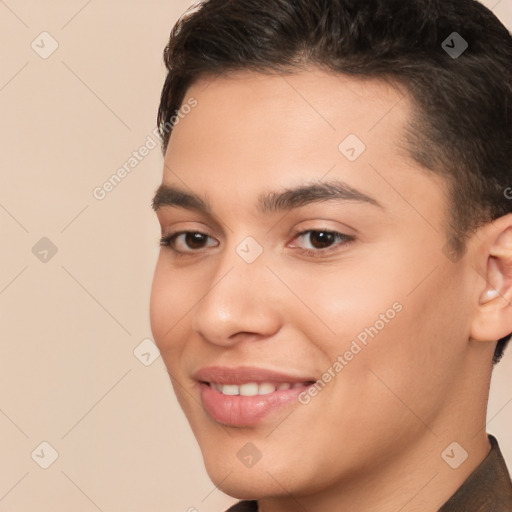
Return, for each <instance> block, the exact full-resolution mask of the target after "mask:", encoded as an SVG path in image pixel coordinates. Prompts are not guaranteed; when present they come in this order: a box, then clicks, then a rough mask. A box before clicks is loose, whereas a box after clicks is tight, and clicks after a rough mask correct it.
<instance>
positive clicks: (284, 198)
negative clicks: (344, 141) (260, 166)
mask: <svg viewBox="0 0 512 512" xmlns="http://www.w3.org/2000/svg"><path fill="white" fill-rule="evenodd" d="M334 200H337V201H356V202H361V203H367V204H371V205H373V206H377V207H379V208H383V206H382V205H381V204H380V203H379V202H378V201H377V200H376V199H374V198H373V197H370V196H368V195H366V194H364V193H363V192H361V191H359V190H357V189H355V188H353V187H351V186H349V185H348V184H347V183H345V182H343V181H328V182H315V183H311V184H306V185H303V186H298V187H295V188H289V189H285V190H284V191H278V192H274V191H272V192H264V193H263V194H261V195H260V196H259V197H258V200H257V206H258V210H259V211H260V212H261V213H262V214H267V215H268V214H271V213H275V212H282V211H290V210H294V209H296V208H301V207H304V206H307V205H309V204H312V203H319V202H324V201H334ZM152 206H153V210H155V211H158V210H159V209H160V208H162V207H164V206H168V207H177V208H184V209H186V210H193V211H197V212H199V213H203V214H205V215H208V216H212V215H213V213H212V207H211V205H210V203H209V202H208V200H207V199H203V198H202V197H200V196H198V195H197V194H194V193H191V192H186V191H184V190H181V189H179V188H177V187H174V186H168V185H160V187H159V188H158V190H157V192H156V194H155V197H154V198H153V204H152Z"/></svg>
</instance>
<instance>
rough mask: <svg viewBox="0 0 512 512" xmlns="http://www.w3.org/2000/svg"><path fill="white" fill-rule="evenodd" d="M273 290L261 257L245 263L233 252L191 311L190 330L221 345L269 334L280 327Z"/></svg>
mask: <svg viewBox="0 0 512 512" xmlns="http://www.w3.org/2000/svg"><path fill="white" fill-rule="evenodd" d="M233 253H234V251H233ZM276 292H277V289H276V281H275V279H274V280H272V273H271V272H270V271H269V269H268V268H267V267H266V265H265V263H264V261H263V258H260V259H259V260H257V261H256V262H253V263H246V262H245V261H243V260H241V259H240V258H239V257H238V255H237V254H234V257H233V256H230V257H228V258H225V259H224V260H223V263H222V265H219V267H218V268H217V271H216V272H215V276H214V278H213V279H212V280H211V282H209V283H208V289H207V290H206V291H205V295H204V296H203V298H202V299H201V300H200V302H199V304H198V305H197V307H196V308H195V309H194V311H193V312H192V314H193V319H192V329H193V330H194V331H195V332H197V333H199V334H200V335H201V336H202V337H203V338H204V339H206V340H207V341H209V342H210V343H213V344H215V345H219V346H223V347H230V346H233V345H234V344H236V343H238V342H240V341H242V340H247V339H262V338H266V337H269V336H272V335H273V334H275V333H276V332H277V331H278V330H279V328H280V326H281V318H280V314H279V308H278V300H277V295H276Z"/></svg>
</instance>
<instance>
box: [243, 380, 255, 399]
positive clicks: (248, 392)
mask: <svg viewBox="0 0 512 512" xmlns="http://www.w3.org/2000/svg"><path fill="white" fill-rule="evenodd" d="M258 389H259V386H258V384H257V383H256V382H248V383H247V384H242V385H241V386H240V394H241V395H242V396H255V395H257V394H258Z"/></svg>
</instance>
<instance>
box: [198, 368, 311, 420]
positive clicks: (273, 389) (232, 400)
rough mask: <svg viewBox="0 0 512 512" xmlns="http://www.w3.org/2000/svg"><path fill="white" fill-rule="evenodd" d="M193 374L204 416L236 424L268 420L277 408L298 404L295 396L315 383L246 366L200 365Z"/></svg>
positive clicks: (308, 379)
mask: <svg viewBox="0 0 512 512" xmlns="http://www.w3.org/2000/svg"><path fill="white" fill-rule="evenodd" d="M194 377H195V379H196V381H197V382H198V386H199V389H200V396H201V402H202V404H203V406H204V409H205V410H206V412H207V413H208V415H209V416H210V417H211V418H212V419H213V420H214V421H216V422H218V423H221V424H224V425H227V426H236V427H243V426H251V425H257V424H258V423H261V422H263V421H264V420H266V419H268V420H269V421H271V420H272V416H273V415H274V414H275V413H276V412H277V411H279V410H282V409H283V408H285V407H291V406H293V405H294V404H295V406H298V405H299V401H298V396H299V395H300V394H301V393H302V392H304V391H306V390H307V389H308V387H309V386H312V385H313V384H314V383H315V382H316V380H315V379H312V378H309V377H306V378H303V377H295V376H290V375H285V374H283V373H278V372H274V371H270V370H263V369H257V368H248V367H238V368H222V367H210V368H204V369H202V370H200V371H199V372H197V373H196V374H195V376H194Z"/></svg>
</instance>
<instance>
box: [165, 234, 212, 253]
mask: <svg viewBox="0 0 512 512" xmlns="http://www.w3.org/2000/svg"><path fill="white" fill-rule="evenodd" d="M209 240H212V241H213V238H211V237H210V236H209V235H207V234H205V233H201V232H199V231H180V232H178V233H173V234H171V235H168V236H165V237H162V238H161V239H160V245H161V246H162V247H169V248H170V249H171V250H172V251H173V252H175V253H176V254H191V253H194V252H199V251H200V250H202V249H205V248H207V247H212V246H213V247H216V246H217V245H218V243H216V242H215V241H213V244H211V243H210V244H208V241H209Z"/></svg>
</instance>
